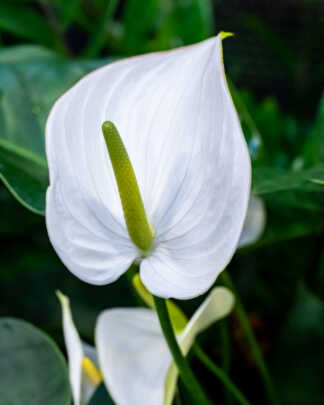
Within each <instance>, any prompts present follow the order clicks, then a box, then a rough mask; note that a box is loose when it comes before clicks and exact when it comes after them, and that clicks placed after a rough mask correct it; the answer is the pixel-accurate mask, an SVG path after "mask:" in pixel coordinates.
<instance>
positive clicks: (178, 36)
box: [151, 0, 213, 49]
mask: <svg viewBox="0 0 324 405" xmlns="http://www.w3.org/2000/svg"><path fill="white" fill-rule="evenodd" d="M160 8H161V16H162V17H160V18H161V22H160V24H159V25H160V27H159V30H158V34H157V36H156V38H155V40H154V41H153V42H152V44H151V48H152V47H153V49H169V48H174V47H176V46H180V45H188V44H192V43H195V42H199V41H202V40H204V39H206V38H208V37H209V36H211V35H212V33H213V17H212V16H213V6H212V2H211V1H210V0H188V1H185V2H184V1H179V0H177V1H174V2H170V3H166V2H163V1H160Z"/></svg>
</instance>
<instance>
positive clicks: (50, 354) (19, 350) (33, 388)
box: [0, 318, 71, 405]
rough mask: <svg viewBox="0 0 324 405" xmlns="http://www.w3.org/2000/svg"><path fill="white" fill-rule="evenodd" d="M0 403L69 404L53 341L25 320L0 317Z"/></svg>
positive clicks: (64, 375)
mask: <svg viewBox="0 0 324 405" xmlns="http://www.w3.org/2000/svg"><path fill="white" fill-rule="evenodd" d="M0 359H1V368H0V398H1V399H0V402H1V404H2V405H25V404H28V403H30V404H33V405H44V404H46V405H58V404H60V405H69V404H70V400H71V394H70V387H69V378H68V372H67V367H66V363H65V361H64V358H63V356H62V354H61V353H60V351H59V350H58V348H57V346H56V345H55V343H54V342H53V341H52V340H51V339H50V338H49V337H48V336H46V335H45V334H44V333H43V332H41V331H39V330H38V329H36V328H35V327H34V326H32V325H30V324H28V323H27V322H24V321H21V320H18V319H12V318H2V319H0Z"/></svg>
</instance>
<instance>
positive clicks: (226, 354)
mask: <svg viewBox="0 0 324 405" xmlns="http://www.w3.org/2000/svg"><path fill="white" fill-rule="evenodd" d="M219 326H220V337H221V344H222V357H223V362H222V363H223V370H224V371H225V373H226V374H227V375H229V374H230V368H231V336H230V333H229V330H228V322H227V319H223V320H221V321H220V325H219ZM224 388H225V390H224V396H225V401H226V403H227V404H228V405H232V404H233V400H232V396H231V394H230V392H229V391H228V390H227V389H226V387H224Z"/></svg>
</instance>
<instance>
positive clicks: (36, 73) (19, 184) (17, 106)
mask: <svg viewBox="0 0 324 405" xmlns="http://www.w3.org/2000/svg"><path fill="white" fill-rule="evenodd" d="M105 62H106V61H105V60H102V61H98V62H96V61H92V62H91V61H84V62H83V61H80V62H70V61H68V60H65V59H63V58H60V57H58V56H56V55H55V54H54V53H52V52H48V51H47V50H44V49H43V48H41V47H36V46H26V47H23V46H19V47H13V48H9V49H6V50H4V51H1V52H0V178H1V179H2V180H3V181H4V183H5V184H6V185H7V187H8V188H9V190H10V191H11V192H12V193H13V195H14V196H15V197H16V198H17V199H18V200H19V201H20V202H21V203H22V204H23V205H24V206H26V207H27V208H29V209H31V210H32V211H33V212H35V213H38V214H44V212H45V192H46V188H47V185H48V169H47V163H46V157H45V138H44V132H45V131H44V128H45V123H46V119H47V115H48V113H49V111H50V109H51V107H52V105H53V104H54V102H55V100H56V99H57V98H58V97H59V96H60V95H61V94H62V93H64V92H65V91H66V90H68V89H69V88H70V87H71V86H72V85H73V84H75V83H76V82H77V81H78V80H79V79H80V78H81V77H82V76H84V75H85V74H86V73H87V72H88V71H89V70H92V69H94V68H96V67H98V66H100V65H101V64H104V63H105Z"/></svg>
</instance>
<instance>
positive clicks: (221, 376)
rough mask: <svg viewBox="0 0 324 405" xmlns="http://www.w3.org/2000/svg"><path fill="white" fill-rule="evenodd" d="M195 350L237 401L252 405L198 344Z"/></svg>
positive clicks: (242, 404) (194, 347) (243, 404)
mask: <svg viewBox="0 0 324 405" xmlns="http://www.w3.org/2000/svg"><path fill="white" fill-rule="evenodd" d="M193 350H194V353H195V354H196V356H197V357H198V358H199V360H200V361H201V362H202V363H203V364H204V365H205V366H206V368H207V369H208V370H209V371H211V372H212V373H213V374H214V375H215V376H216V377H217V378H218V379H219V380H221V382H222V383H223V384H224V386H225V387H226V388H227V390H228V391H229V392H230V393H231V394H232V395H233V397H234V398H236V399H237V401H238V402H239V403H240V404H241V405H251V404H250V402H249V401H248V400H247V399H246V398H245V396H244V395H243V394H242V392H241V391H240V390H239V389H238V388H237V387H236V385H235V384H234V383H233V382H232V381H231V379H230V378H229V377H228V375H227V374H226V373H225V372H224V370H222V369H221V368H220V367H218V366H217V365H216V364H215V363H214V362H213V361H212V360H211V359H210V358H209V357H208V355H207V354H206V353H205V352H204V351H203V349H202V348H201V347H200V346H199V345H198V344H197V343H194V345H193Z"/></svg>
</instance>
